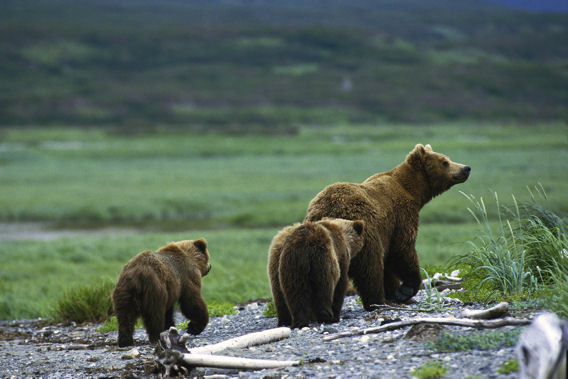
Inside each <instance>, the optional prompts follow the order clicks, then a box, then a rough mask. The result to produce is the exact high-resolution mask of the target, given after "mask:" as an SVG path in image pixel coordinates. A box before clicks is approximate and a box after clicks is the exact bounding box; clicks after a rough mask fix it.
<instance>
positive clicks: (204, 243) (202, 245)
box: [193, 238, 207, 253]
mask: <svg viewBox="0 0 568 379" xmlns="http://www.w3.org/2000/svg"><path fill="white" fill-rule="evenodd" d="M193 245H194V246H195V247H197V248H198V249H199V251H201V252H202V253H205V250H207V241H205V238H200V239H198V240H195V241H193Z"/></svg>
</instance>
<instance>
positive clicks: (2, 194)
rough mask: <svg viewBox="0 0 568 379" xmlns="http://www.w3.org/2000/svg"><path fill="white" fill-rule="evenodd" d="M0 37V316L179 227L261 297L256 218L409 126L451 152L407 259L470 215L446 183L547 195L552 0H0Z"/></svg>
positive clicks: (458, 239)
mask: <svg viewBox="0 0 568 379" xmlns="http://www.w3.org/2000/svg"><path fill="white" fill-rule="evenodd" d="M0 46H1V48H0V178H1V184H0V241H2V246H1V247H0V262H2V265H1V267H2V268H0V319H10V318H16V317H37V316H39V315H42V316H46V315H50V312H51V311H52V308H53V304H54V302H55V301H56V298H57V295H58V294H59V293H60V292H61V291H63V290H65V289H66V288H69V287H73V286H75V285H78V284H90V283H98V282H100V281H101V278H103V279H107V280H108V281H109V282H112V281H114V280H115V278H116V276H117V275H118V272H119V271H120V269H121V268H122V266H123V265H124V264H125V263H126V261H128V259H130V257H132V256H133V255H135V254H136V253H138V252H140V251H142V250H144V249H157V248H159V247H160V246H162V245H164V244H165V243H166V242H168V241H170V240H175V239H197V238H199V237H201V236H204V237H206V238H207V239H208V241H209V248H210V251H211V256H212V263H213V271H212V272H211V275H210V276H209V277H207V278H206V279H205V282H204V293H205V294H206V298H207V299H213V300H222V301H245V300H248V299H251V298H255V297H269V296H270V291H269V287H268V281H267V278H266V254H267V250H268V246H269V244H270V241H271V238H272V236H273V235H274V234H275V233H276V232H277V231H278V229H279V228H281V227H282V226H284V225H287V224H290V223H293V222H298V221H301V220H302V219H303V216H304V214H305V210H306V208H307V205H308V202H309V201H310V199H311V198H313V197H314V196H315V195H316V194H317V193H318V192H319V191H320V190H321V189H323V188H324V187H325V186H326V185H328V184H331V183H334V182H337V181H354V182H361V181H363V180H365V179H366V178H367V177H368V176H370V175H372V174H374V173H376V172H380V171H386V170H390V169H391V168H393V167H394V166H395V165H397V164H398V163H400V162H401V161H402V160H404V158H405V156H406V154H407V153H408V152H409V151H410V150H412V148H413V147H414V145H415V144H416V143H423V144H426V143H430V144H432V147H433V148H434V150H435V151H439V152H442V153H445V154H448V155H449V156H450V157H451V158H452V159H453V160H454V161H457V162H460V163H464V164H468V165H471V166H472V168H473V172H472V177H471V178H470V180H469V181H468V182H466V183H464V184H462V185H460V186H459V188H458V187H456V188H455V189H453V190H451V191H450V192H449V193H447V194H444V195H443V196H442V197H440V198H437V199H435V200H433V201H432V202H431V203H430V204H428V205H427V206H426V207H425V209H424V211H423V213H422V214H421V229H420V233H419V240H418V250H419V253H420V258H421V262H423V263H429V264H437V263H442V262H444V261H445V260H446V259H447V258H448V257H451V256H452V255H453V254H455V253H456V252H462V251H463V250H464V249H465V244H464V242H465V241H466V240H468V239H470V238H473V237H474V236H475V235H476V227H477V226H476V223H475V221H474V220H473V219H472V217H471V215H470V214H469V213H468V211H467V208H468V206H469V203H468V200H467V199H466V198H465V197H464V196H463V195H462V194H460V193H459V191H460V190H462V191H464V192H465V193H467V194H474V195H475V196H477V197H486V198H489V199H493V198H494V196H495V193H498V194H499V195H500V199H503V200H502V201H503V203H506V202H510V201H511V194H515V195H516V196H517V197H518V198H520V199H523V198H524V199H529V198H530V197H531V191H529V190H527V188H528V189H531V188H534V186H536V185H539V183H540V185H541V186H542V188H543V189H544V190H545V192H546V194H547V195H546V197H543V196H541V197H542V199H541V200H543V199H544V200H543V201H546V203H547V206H549V207H550V208H551V209H553V210H554V211H556V212H559V213H563V212H566V211H567V210H568V181H567V179H568V163H567V162H568V149H567V148H568V127H567V120H568V111H567V107H566V105H567V104H568V5H567V2H566V1H565V0H562V1H560V0H557V1H553V0H548V1H538V2H537V1H528V0H526V1H522V0H517V1H515V0H495V1H478V0H432V1H423V0H396V1H395V0H372V1H371V0H369V1H367V0H334V1H318V0H311V1H299V0H298V1H296V0H282V1H269V0H234V1H232V0H225V1H223V0H212V1H189V0H184V1H182V0H160V1H158V0H123V1H119V2H118V1H114V0H113V1H111V0H57V1H55V0H34V1H31V0H30V1H27V0H18V1H11V0H2V1H0ZM539 188H540V187H539ZM533 192H534V191H533ZM489 212H490V216H491V217H495V215H496V214H497V213H498V212H497V211H495V210H493V211H492V210H490V211H489ZM243 272H246V273H247V275H245V276H243ZM26 298H28V299H29V298H32V299H34V300H33V301H28V300H25V299H26Z"/></svg>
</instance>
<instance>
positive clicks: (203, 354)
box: [157, 327, 300, 377]
mask: <svg viewBox="0 0 568 379" xmlns="http://www.w3.org/2000/svg"><path fill="white" fill-rule="evenodd" d="M288 337H290V328H275V329H269V330H265V331H263V332H256V333H250V334H246V335H244V336H240V337H236V338H231V339H229V340H227V341H223V342H220V343H218V344H214V345H208V346H202V347H197V348H193V349H191V350H188V349H187V346H186V345H185V343H186V342H187V341H188V340H189V334H187V333H182V334H180V332H179V331H178V330H177V329H176V328H175V327H171V328H170V330H168V331H165V332H162V333H161V334H160V345H161V347H162V349H163V352H162V353H161V354H160V356H159V357H158V359H157V361H158V369H159V371H160V373H161V374H163V375H165V376H166V377H168V376H172V375H177V374H182V375H187V374H189V373H190V371H191V370H192V369H193V368H194V367H197V366H201V367H217V368H234V369H245V370H257V369H265V368H279V367H287V366H292V365H297V364H300V361H279V360H269V359H248V358H239V357H230V356H224V355H212V353H215V352H219V351H222V350H225V349H228V348H245V347H250V346H255V345H262V344H265V343H269V342H273V341H279V340H281V339H283V338H288Z"/></svg>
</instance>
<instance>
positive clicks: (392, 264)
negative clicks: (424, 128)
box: [304, 144, 471, 310]
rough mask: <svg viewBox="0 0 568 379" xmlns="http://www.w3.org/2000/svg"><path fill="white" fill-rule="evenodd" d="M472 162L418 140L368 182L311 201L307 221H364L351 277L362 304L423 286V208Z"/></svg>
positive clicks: (333, 188) (403, 296)
mask: <svg viewBox="0 0 568 379" xmlns="http://www.w3.org/2000/svg"><path fill="white" fill-rule="evenodd" d="M470 171H471V167H469V166H465V165H463V164H459V163H455V162H452V161H451V160H450V159H449V158H448V157H447V156H445V155H443V154H439V153H436V152H434V151H432V148H431V147H430V145H426V146H423V145H420V144H418V145H416V146H415V148H414V150H412V151H411V152H410V153H409V154H408V156H407V157H406V159H405V161H404V162H402V163H401V164H399V165H398V166H396V167H395V168H394V169H392V170H391V171H388V172H383V173H379V174H375V175H373V176H371V177H370V178H368V179H367V180H365V181H364V182H363V183H335V184H332V185H330V186H328V187H326V188H324V189H323V190H322V191H321V192H320V193H319V194H317V195H316V197H315V198H314V199H313V200H312V201H311V202H310V205H309V207H308V211H307V213H306V218H305V220H304V221H312V222H313V221H316V220H321V219H322V218H324V217H338V218H344V219H348V220H364V221H365V231H364V232H363V237H364V240H365V241H364V246H363V248H362V249H361V251H360V252H359V254H357V256H356V257H354V258H353V260H352V261H351V265H350V266H349V276H350V277H351V278H352V279H353V283H354V285H355V287H356V289H357V291H358V292H359V294H360V295H361V299H362V300H363V306H364V307H365V309H366V310H370V309H371V305H372V304H384V303H385V301H386V300H387V299H388V300H392V301H396V302H405V301H407V300H409V299H410V298H411V297H413V296H414V295H415V294H416V292H417V291H418V287H419V285H420V282H421V281H422V280H421V277H420V266H419V263H418V256H417V255H416V249H415V242H416V235H417V233H418V213H419V211H420V210H421V209H422V207H423V206H424V205H425V204H426V203H428V202H429V201H430V200H431V199H432V198H433V197H435V196H437V195H439V194H441V193H442V192H444V191H446V190H448V189H449V188H450V187H452V186H453V185H455V184H458V183H463V182H465V181H466V180H467V178H468V177H469V174H470Z"/></svg>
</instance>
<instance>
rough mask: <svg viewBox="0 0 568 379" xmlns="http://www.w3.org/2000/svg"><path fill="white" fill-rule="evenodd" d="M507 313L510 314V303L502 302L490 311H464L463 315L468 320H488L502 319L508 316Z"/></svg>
mask: <svg viewBox="0 0 568 379" xmlns="http://www.w3.org/2000/svg"><path fill="white" fill-rule="evenodd" d="M507 312H509V303H507V302H502V303H499V304H497V305H496V306H494V307H492V308H489V309H483V310H472V309H464V310H463V312H462V315H463V316H464V317H467V318H475V319H485V320H488V319H494V318H498V317H502V316H504V315H506V314H507Z"/></svg>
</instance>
